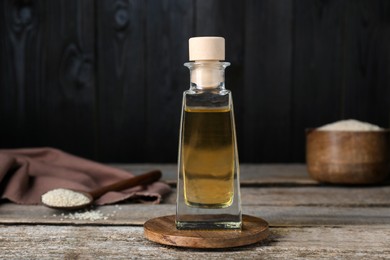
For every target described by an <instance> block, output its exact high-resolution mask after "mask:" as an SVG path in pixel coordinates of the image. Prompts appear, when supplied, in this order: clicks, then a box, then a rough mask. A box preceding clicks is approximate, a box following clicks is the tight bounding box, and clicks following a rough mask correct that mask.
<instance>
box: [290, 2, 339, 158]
mask: <svg viewBox="0 0 390 260" xmlns="http://www.w3.org/2000/svg"><path fill="white" fill-rule="evenodd" d="M345 10H346V2H345V1H337V0H336V1H335V0H333V1H319V0H316V1H311V0H309V1H296V2H294V27H295V33H294V62H293V75H294V78H293V93H292V94H293V96H292V99H293V102H292V105H293V111H292V115H291V116H292V120H293V128H292V136H291V139H292V145H293V146H292V151H294V154H293V158H292V160H293V161H295V162H299V161H300V162H303V161H304V158H305V128H310V127H318V126H321V125H323V124H326V123H330V122H334V121H336V120H339V119H340V117H341V116H342V103H341V101H342V98H343V96H342V80H343V47H344V46H343V44H344V38H343V37H344V36H343V34H344V31H343V29H344V27H343V24H344V19H345Z"/></svg>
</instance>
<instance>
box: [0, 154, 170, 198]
mask: <svg viewBox="0 0 390 260" xmlns="http://www.w3.org/2000/svg"><path fill="white" fill-rule="evenodd" d="M151 170H152V169H151ZM131 176H133V175H132V174H131V173H129V172H127V171H125V170H121V169H117V168H113V167H110V166H106V165H103V164H100V163H97V162H93V161H90V160H87V159H83V158H80V157H77V156H74V155H71V154H68V153H65V152H63V151H61V150H58V149H54V148H25V149H0V196H1V198H2V199H8V200H10V201H12V202H15V203H18V204H41V195H42V194H44V193H45V192H47V191H49V190H52V189H55V188H68V189H76V190H81V191H90V190H93V189H96V188H99V187H101V186H105V185H109V184H111V183H114V182H116V181H120V180H123V179H127V178H130V177H131ZM170 191H171V189H170V187H169V186H168V185H167V184H165V183H163V182H154V183H152V184H150V185H147V186H137V187H133V188H130V189H127V190H123V191H121V192H108V193H106V194H104V195H103V196H102V197H100V198H99V199H98V200H96V202H95V203H96V204H97V205H104V204H111V203H116V202H120V201H123V200H126V199H131V200H136V201H141V202H152V203H156V204H157V203H159V202H160V201H161V198H162V196H163V195H165V194H167V193H169V192H170Z"/></svg>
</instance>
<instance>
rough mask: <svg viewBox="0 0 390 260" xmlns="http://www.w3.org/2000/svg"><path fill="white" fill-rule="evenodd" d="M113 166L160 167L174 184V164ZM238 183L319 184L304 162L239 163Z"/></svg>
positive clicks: (131, 168) (133, 168)
mask: <svg viewBox="0 0 390 260" xmlns="http://www.w3.org/2000/svg"><path fill="white" fill-rule="evenodd" d="M111 165H112V166H114V167H118V168H122V169H125V170H128V171H130V172H133V173H135V174H140V173H143V172H147V171H150V170H153V169H160V170H161V171H162V173H163V176H162V179H163V180H165V181H167V182H168V183H170V184H172V185H175V183H176V180H177V165H176V164H158V163H148V164H111ZM240 183H241V185H243V186H247V185H253V186H255V185H259V186H261V185H262V186H267V185H269V186H272V185H280V186H288V185H291V186H294V185H295V186H314V185H319V184H318V182H317V181H314V180H312V179H311V178H310V177H309V175H308V174H307V170H306V165H304V164H241V165H240Z"/></svg>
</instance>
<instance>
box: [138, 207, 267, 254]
mask: <svg viewBox="0 0 390 260" xmlns="http://www.w3.org/2000/svg"><path fill="white" fill-rule="evenodd" d="M242 220H243V227H242V229H241V230H178V229H176V224H175V216H174V215H171V216H163V217H158V218H154V219H150V220H148V221H147V222H146V223H145V224H144V234H145V237H146V238H147V239H149V240H151V241H153V242H157V243H160V244H164V245H170V246H178V247H190V248H228V247H237V246H245V245H250V244H253V243H256V242H260V241H262V240H264V239H266V238H267V237H268V235H269V230H268V223H267V222H266V221H265V220H263V219H261V218H257V217H253V216H248V215H243V216H242Z"/></svg>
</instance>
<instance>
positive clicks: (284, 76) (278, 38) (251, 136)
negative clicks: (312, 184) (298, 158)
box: [240, 0, 293, 163]
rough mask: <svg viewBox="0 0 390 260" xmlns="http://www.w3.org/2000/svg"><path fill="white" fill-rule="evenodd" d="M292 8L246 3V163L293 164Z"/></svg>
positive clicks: (283, 4)
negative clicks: (291, 137)
mask: <svg viewBox="0 0 390 260" xmlns="http://www.w3.org/2000/svg"><path fill="white" fill-rule="evenodd" d="M292 18H293V2H291V1H272V0H271V1H246V26H245V28H246V34H245V53H244V55H245V65H244V66H245V73H244V78H245V85H244V89H243V90H242V91H243V92H244V95H245V107H244V108H243V109H244V118H243V122H242V123H243V126H242V129H243V132H244V136H245V137H244V144H243V146H244V149H243V150H241V151H240V153H241V154H242V156H243V158H245V162H257V163H264V162H268V163H270V162H290V161H291V152H290V145H291V144H290V129H291V122H290V114H291V112H290V110H291V90H292V88H291V78H292V74H291V72H292V69H291V65H292V58H293V57H292V33H293V25H292V23H291V20H292Z"/></svg>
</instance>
